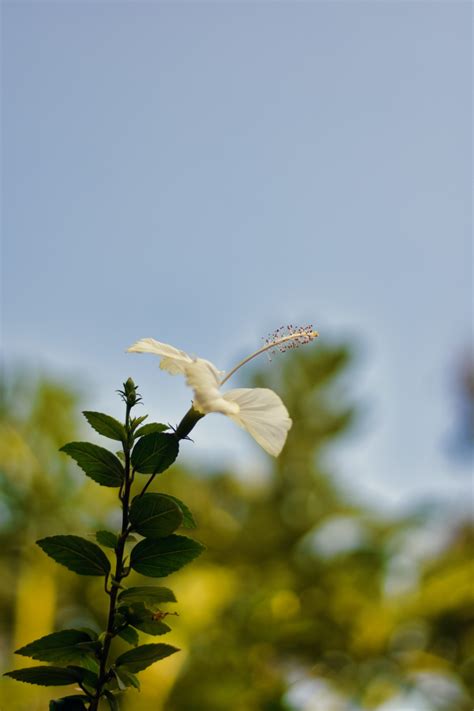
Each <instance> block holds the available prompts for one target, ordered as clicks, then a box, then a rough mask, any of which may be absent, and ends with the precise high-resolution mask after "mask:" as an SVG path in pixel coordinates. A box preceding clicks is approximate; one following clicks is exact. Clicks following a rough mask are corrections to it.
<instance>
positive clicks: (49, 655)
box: [15, 630, 98, 663]
mask: <svg viewBox="0 0 474 711" xmlns="http://www.w3.org/2000/svg"><path fill="white" fill-rule="evenodd" d="M97 648H98V645H97V642H93V641H92V640H91V639H90V637H89V635H88V634H87V633H86V632H81V631H80V630H61V631H60V632H53V633H52V634H48V635H46V636H45V637H41V638H40V639H37V640H35V641H34V642H30V643H29V644H27V645H25V646H24V647H21V648H20V649H17V650H16V652H15V654H21V655H22V656H23V657H31V658H32V659H38V660H39V661H41V662H63V663H67V662H74V661H76V662H77V661H79V660H80V659H81V658H82V657H84V656H87V655H90V654H94V652H95V650H96V649H97Z"/></svg>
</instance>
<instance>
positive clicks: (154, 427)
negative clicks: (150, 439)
mask: <svg viewBox="0 0 474 711" xmlns="http://www.w3.org/2000/svg"><path fill="white" fill-rule="evenodd" d="M166 430H169V427H168V425H162V424H161V422H149V423H148V424H147V425H143V427H140V429H139V430H137V431H136V432H135V437H136V438H137V439H138V437H145V435H149V434H153V433H154V432H166Z"/></svg>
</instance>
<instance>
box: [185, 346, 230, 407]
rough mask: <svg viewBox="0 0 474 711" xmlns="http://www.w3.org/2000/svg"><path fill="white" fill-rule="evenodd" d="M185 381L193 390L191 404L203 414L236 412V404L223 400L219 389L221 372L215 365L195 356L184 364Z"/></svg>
mask: <svg viewBox="0 0 474 711" xmlns="http://www.w3.org/2000/svg"><path fill="white" fill-rule="evenodd" d="M185 374H186V382H187V384H188V385H189V386H190V387H191V388H192V389H193V390H194V402H193V406H194V407H195V408H196V409H197V410H199V411H200V412H203V413H205V414H207V413H209V412H221V413H222V414H223V415H230V414H236V413H237V412H238V411H239V406H238V405H237V404H234V403H231V402H227V401H226V400H224V398H223V396H222V393H221V392H220V390H219V383H220V376H221V372H220V371H219V370H217V368H216V366H215V365H213V363H211V362H210V361H208V360H204V359H203V358H196V360H195V361H193V362H192V363H191V364H189V365H186V370H185Z"/></svg>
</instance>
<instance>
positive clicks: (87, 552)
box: [36, 536, 110, 575]
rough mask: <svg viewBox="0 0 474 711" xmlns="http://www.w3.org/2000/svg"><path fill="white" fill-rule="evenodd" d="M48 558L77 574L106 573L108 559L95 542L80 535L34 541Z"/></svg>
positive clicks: (107, 571) (51, 537)
mask: <svg viewBox="0 0 474 711" xmlns="http://www.w3.org/2000/svg"><path fill="white" fill-rule="evenodd" d="M36 543H37V544H38V545H39V547H40V548H42V549H43V550H44V552H45V553H46V554H47V555H49V557H50V558H52V559H53V560H55V561H56V563H61V565H64V566H66V568H69V570H72V571H73V572H74V573H78V574H79V575H107V573H109V572H110V563H109V559H108V558H107V556H106V555H105V553H104V552H103V551H102V550H101V549H100V548H99V546H96V544H95V543H91V542H90V541H87V540H86V539H85V538H81V537H80V536H49V537H48V538H42V539H41V540H40V541H36Z"/></svg>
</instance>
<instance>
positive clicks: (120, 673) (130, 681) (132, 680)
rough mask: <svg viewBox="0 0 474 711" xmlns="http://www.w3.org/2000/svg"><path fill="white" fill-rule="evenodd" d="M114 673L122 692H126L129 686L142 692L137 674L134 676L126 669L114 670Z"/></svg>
mask: <svg viewBox="0 0 474 711" xmlns="http://www.w3.org/2000/svg"><path fill="white" fill-rule="evenodd" d="M132 651H133V650H132ZM113 673H114V674H115V678H116V679H117V684H118V688H119V689H120V691H125V689H126V688H127V686H134V687H135V689H138V690H140V682H139V681H138V679H137V677H136V676H135V674H133V673H132V672H131V671H130V670H128V669H124V668H123V667H121V668H120V669H115V668H114V669H113Z"/></svg>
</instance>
